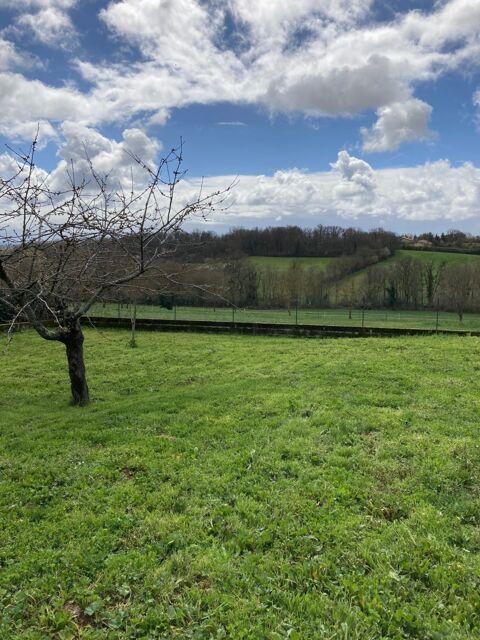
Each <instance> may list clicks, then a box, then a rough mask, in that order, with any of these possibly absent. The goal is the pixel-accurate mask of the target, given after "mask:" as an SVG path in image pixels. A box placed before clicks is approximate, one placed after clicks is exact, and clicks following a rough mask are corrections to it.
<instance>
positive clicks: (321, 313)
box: [90, 304, 480, 331]
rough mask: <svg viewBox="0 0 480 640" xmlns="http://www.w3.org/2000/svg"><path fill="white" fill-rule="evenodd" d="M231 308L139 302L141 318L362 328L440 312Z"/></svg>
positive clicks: (448, 324)
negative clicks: (170, 307) (141, 303)
mask: <svg viewBox="0 0 480 640" xmlns="http://www.w3.org/2000/svg"><path fill="white" fill-rule="evenodd" d="M131 314H132V307H131V305H129V306H127V305H118V304H106V305H105V306H103V304H96V305H94V306H93V307H92V308H91V310H90V316H92V317H94V316H101V317H107V318H130V317H131ZM349 316H350V312H349V310H348V309H298V311H297V310H295V309H290V310H288V309H279V310H276V309H237V310H233V309H231V308H230V309H229V308H225V307H223V308H222V307H218V308H214V307H177V308H176V309H171V310H169V309H165V308H163V307H160V306H154V305H137V317H138V318H152V319H155V318H158V319H163V320H174V319H176V320H204V321H205V320H208V321H212V322H233V321H235V322H263V323H275V324H279V323H284V324H295V323H298V324H325V325H342V326H349V327H360V326H362V322H363V324H364V326H365V327H372V328H375V327H387V328H388V327H395V328H409V329H436V328H437V314H436V313H435V312H433V311H388V310H377V309H366V310H365V311H364V312H363V314H362V311H361V310H359V309H354V310H352V312H351V316H352V317H351V318H350V317H349ZM438 328H439V329H447V330H458V331H480V314H476V313H466V314H465V315H464V318H463V321H462V322H460V321H459V319H458V316H457V314H456V313H450V312H445V311H442V312H440V313H439V314H438Z"/></svg>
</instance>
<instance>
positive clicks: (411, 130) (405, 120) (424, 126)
mask: <svg viewBox="0 0 480 640" xmlns="http://www.w3.org/2000/svg"><path fill="white" fill-rule="evenodd" d="M431 113H432V107H431V106H430V105H429V104H427V103H426V102H423V101H422V100H417V99H416V98H411V99H409V100H405V101H404V102H394V103H393V104H390V105H387V106H385V107H381V108H380V109H378V110H377V116H378V120H377V122H376V123H375V124H374V125H373V127H372V128H371V129H370V130H369V129H365V128H364V129H362V130H361V133H362V137H363V150H364V151H392V150H394V149H398V147H399V146H400V145H401V144H403V143H404V142H410V141H412V140H428V139H429V138H432V137H433V133H432V131H430V130H429V128H428V121H429V119H430V116H431Z"/></svg>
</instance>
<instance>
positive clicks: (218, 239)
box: [130, 226, 480, 318]
mask: <svg viewBox="0 0 480 640" xmlns="http://www.w3.org/2000/svg"><path fill="white" fill-rule="evenodd" d="M174 244H176V245H177V250H176V251H175V253H174V254H173V255H172V256H171V257H170V258H169V259H168V260H169V261H170V262H172V261H173V262H174V263H175V273H176V285H175V286H172V284H171V283H167V282H166V283H165V288H164V290H163V291H162V294H161V295H160V296H156V295H152V296H150V298H147V299H145V297H144V296H143V295H142V293H141V292H140V291H139V292H137V293H136V294H135V296H134V297H135V299H136V300H137V301H149V302H152V303H155V304H158V303H159V301H160V304H166V305H172V304H180V305H217V306H222V305H229V304H232V305H236V306H238V307H262V308H291V307H293V306H295V305H299V306H302V307H311V308H321V307H336V306H339V307H340V306H341V307H350V308H353V307H364V308H390V309H444V310H449V311H455V312H456V313H458V315H459V317H460V318H462V317H463V313H464V312H466V311H480V287H479V286H478V284H479V283H480V237H477V236H472V235H467V234H465V233H463V232H461V231H458V230H451V231H448V232H447V233H442V234H438V235H435V234H432V233H425V234H421V235H417V236H414V235H406V236H400V235H397V234H395V233H392V232H389V231H385V230H384V229H374V230H372V231H362V230H360V229H355V228H346V229H344V228H341V227H338V226H318V227H316V228H315V229H302V228H300V227H297V226H290V227H268V228H266V229H233V230H232V231H229V232H228V233H225V234H223V235H218V234H215V233H212V232H205V231H195V232H191V233H184V234H182V237H181V238H175V243H174ZM400 250H401V251H400ZM429 252H434V253H431V254H430V253H429ZM457 254H465V255H464V256H461V255H457ZM468 254H479V255H478V261H477V256H476V255H468ZM259 257H261V258H271V259H276V260H273V261H272V262H269V261H268V260H258V259H256V258H259ZM309 258H310V259H311V261H308V260H307V259H309ZM315 258H316V259H317V261H315ZM280 263H281V267H280ZM171 266H172V265H170V268H171ZM182 283H183V284H182ZM192 285H193V286H192ZM151 289H154V286H153V283H152V285H151ZM130 297H131V294H130Z"/></svg>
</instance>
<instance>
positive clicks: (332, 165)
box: [0, 0, 480, 233]
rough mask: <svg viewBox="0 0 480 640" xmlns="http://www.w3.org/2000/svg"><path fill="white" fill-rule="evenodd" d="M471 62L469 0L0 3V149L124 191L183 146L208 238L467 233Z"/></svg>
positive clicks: (479, 14) (473, 36)
mask: <svg viewBox="0 0 480 640" xmlns="http://www.w3.org/2000/svg"><path fill="white" fill-rule="evenodd" d="M479 60H480V2H478V0H450V1H446V2H432V1H429V0H417V1H415V0H404V1H401V0H397V1H395V2H387V1H386V0H385V1H381V2H379V1H374V0H372V1H370V0H349V1H347V0H296V2H290V1H287V0H112V1H111V2H105V1H103V0H81V1H80V0H15V1H14V0H0V142H1V143H2V146H4V145H5V144H10V145H12V144H13V145H16V146H20V147H21V146H22V145H25V144H27V143H28V141H29V140H30V139H31V137H32V136H33V135H34V132H35V130H36V127H37V126H38V125H40V142H41V150H40V152H39V155H38V163H39V165H40V166H41V167H42V168H43V169H45V170H46V171H49V172H52V173H53V174H54V175H55V176H56V178H57V179H59V176H60V175H61V174H62V172H64V170H65V163H66V162H69V161H70V160H72V159H73V160H74V161H75V162H81V161H82V159H81V153H82V151H83V149H84V148H85V147H86V148H87V150H88V153H89V156H90V157H91V158H92V160H93V162H94V164H96V165H98V166H99V167H100V168H101V170H107V168H108V169H109V170H111V171H112V175H117V176H118V179H119V180H121V179H122V175H123V174H124V173H125V156H126V154H125V151H126V150H128V149H132V150H134V151H135V152H138V153H140V154H141V155H143V156H144V157H145V159H146V160H148V161H151V162H154V161H155V159H157V158H158V155H159V154H160V155H161V152H162V148H163V149H168V148H170V147H171V146H173V145H175V144H177V143H178V140H179V139H180V137H183V139H184V140H185V142H186V146H185V166H186V168H188V170H189V174H188V175H189V176H190V177H191V181H192V182H191V183H190V184H186V185H185V188H186V189H187V191H188V188H189V187H192V188H193V186H192V185H194V184H195V183H196V179H197V178H199V177H200V176H206V177H207V178H208V180H207V184H208V185H209V186H211V187H212V188H217V187H220V188H221V187H222V186H223V185H225V184H227V183H228V181H229V180H230V179H231V177H232V176H237V175H238V176H239V181H238V185H237V187H236V188H235V190H234V193H233V194H232V199H231V206H230V208H229V211H228V213H223V214H218V215H217V216H216V217H215V216H214V217H213V218H212V219H211V220H210V221H209V222H208V223H207V224H209V225H210V226H211V227H212V228H216V229H219V230H220V229H225V228H228V227H231V226H240V225H246V226H252V225H259V226H265V225H269V224H301V225H306V226H315V225H316V224H320V223H321V224H341V225H342V226H349V225H353V226H360V227H364V228H372V227H376V226H379V225H382V226H385V227H387V228H390V229H394V230H398V231H402V232H403V231H412V232H415V231H424V230H426V229H433V230H438V231H441V230H444V229H449V228H462V229H465V230H467V231H471V232H475V233H480V219H479V214H480V171H479V169H478V167H479V166H480V151H479V144H478V143H479V136H480V133H479V110H480V91H479V89H480V63H479ZM8 166H9V164H8V158H7V152H6V153H3V154H1V155H0V169H2V170H3V171H7V170H8Z"/></svg>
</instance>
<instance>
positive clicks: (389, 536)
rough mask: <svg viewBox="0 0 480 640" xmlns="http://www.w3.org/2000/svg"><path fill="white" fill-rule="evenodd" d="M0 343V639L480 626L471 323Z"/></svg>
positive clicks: (377, 635) (351, 637) (325, 633)
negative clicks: (398, 332) (400, 329)
mask: <svg viewBox="0 0 480 640" xmlns="http://www.w3.org/2000/svg"><path fill="white" fill-rule="evenodd" d="M128 340H129V334H128V332H126V331H101V332H96V331H91V330H87V331H86V341H85V347H86V361H87V369H88V373H89V382H90V388H91V392H92V398H93V402H92V404H91V405H90V406H89V407H87V408H86V409H78V408H72V407H69V406H68V397H69V389H68V383H67V374H66V364H65V355H64V349H63V348H62V346H61V345H60V344H52V343H46V342H44V341H42V340H41V339H40V338H39V337H38V336H37V335H35V334H34V333H33V332H25V333H20V334H16V335H15V336H14V340H13V343H12V344H11V345H10V347H9V350H8V352H7V353H4V352H3V350H2V351H1V352H0V361H1V366H2V389H1V395H0V451H1V455H0V471H1V482H0V517H1V522H2V526H1V531H0V562H1V571H0V610H1V615H0V638H2V640H3V639H5V640H44V639H48V638H58V639H59V640H61V639H63V640H67V639H71V640H73V639H82V640H83V639H85V640H87V639H88V640H107V639H112V640H134V639H138V640H140V639H145V640H147V639H152V640H153V639H159V640H162V639H163V640H174V639H176V638H178V639H179V640H180V639H181V640H183V639H185V640H186V639H189V638H190V639H195V638H196V639H198V640H219V639H221V638H224V639H228V640H250V639H252V640H254V639H255V640H256V639H258V640H260V639H271V640H368V639H371V640H377V639H378V640H380V639H385V640H387V639H388V640H405V639H407V638H410V639H419V640H420V639H422V640H424V639H425V640H427V639H430V640H433V639H438V640H440V639H441V640H478V638H479V637H480V618H479V611H480V579H479V576H480V554H479V551H480V516H479V514H480V447H479V445H478V425H479V416H480V396H479V393H478V370H477V369H478V363H479V362H480V341H479V340H478V339H475V338H451V337H442V336H432V337H430V338H423V337H422V338H391V339H388V340H385V339H376V338H372V339H357V340H306V339H289V338H261V337H257V338H255V337H244V336H214V337H212V336H206V335H198V334H161V333H160V334H156V333H145V334H143V333H142V334H141V335H139V336H138V345H139V346H138V348H136V349H131V348H129V347H128Z"/></svg>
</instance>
